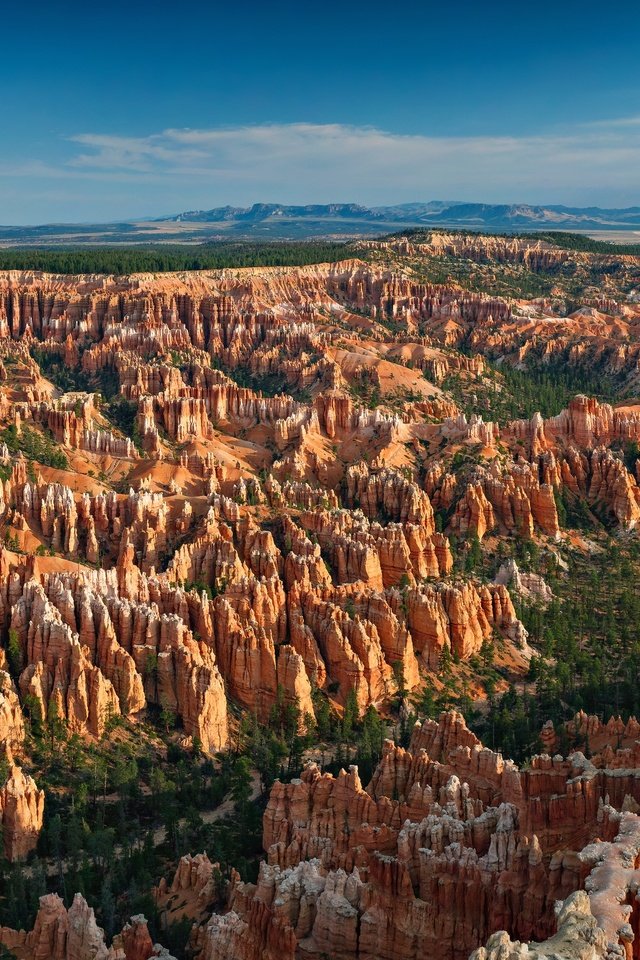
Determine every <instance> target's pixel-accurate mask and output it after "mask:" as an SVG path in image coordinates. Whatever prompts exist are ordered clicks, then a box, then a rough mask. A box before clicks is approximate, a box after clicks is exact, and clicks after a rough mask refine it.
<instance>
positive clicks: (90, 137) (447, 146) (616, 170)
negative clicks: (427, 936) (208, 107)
mask: <svg viewBox="0 0 640 960" xmlns="http://www.w3.org/2000/svg"><path fill="white" fill-rule="evenodd" d="M72 140H73V142H74V143H77V144H80V145H82V146H83V147H85V148H87V149H86V150H85V151H84V152H82V153H79V154H77V155H76V156H74V157H73V158H72V159H71V160H70V161H69V166H70V167H71V168H76V169H83V170H87V171H90V170H93V171H98V170H104V171H111V172H115V171H127V172H129V173H131V174H134V175H139V176H140V177H142V178H144V177H146V176H147V175H148V174H150V173H153V174H155V175H160V176H167V177H169V178H171V177H173V176H175V175H187V174H189V175H191V176H195V177H199V178H203V179H207V178H209V179H217V178H222V179H224V180H238V181H244V182H246V181H252V182H255V183H258V184H259V183H264V184H276V183H278V182H280V183H281V184H282V186H283V188H285V187H287V186H289V185H290V184H291V177H292V176H293V177H298V178H301V179H303V180H304V179H305V178H306V177H308V176H309V175H313V176H314V177H316V178H319V179H320V182H321V183H322V184H323V186H324V187H325V188H326V189H328V190H329V192H331V188H332V186H333V185H336V186H337V185H340V186H342V185H343V184H344V183H352V184H354V185H356V184H359V185H362V184H364V183H366V184H367V185H369V186H371V187H376V188H379V187H380V185H381V183H382V182H383V181H386V182H387V183H393V182H394V181H396V182H398V183H400V184H402V186H403V187H405V188H406V187H407V186H411V187H412V188H413V189H414V190H417V191H418V193H419V194H420V195H422V194H423V192H424V189H425V187H429V186H431V184H434V186H437V185H440V184H442V185H443V186H444V184H446V185H447V188H448V190H449V191H450V190H451V188H453V187H455V185H456V183H457V182H462V183H465V184H466V183H469V182H475V183H476V184H477V189H478V190H479V191H480V193H482V186H483V184H484V183H487V184H495V183H496V182H499V183H502V184H504V185H505V186H507V185H508V184H509V183H518V184H519V183H521V182H522V181H523V179H526V178H527V177H529V178H530V180H531V183H532V184H535V183H536V182H537V181H538V180H539V179H540V177H541V176H544V178H545V180H549V179H552V180H554V181H555V182H556V183H557V184H558V185H562V184H563V183H571V184H575V182H576V179H577V180H579V181H581V182H583V183H584V184H585V186H593V187H597V186H598V185H599V182H594V175H595V176H597V178H600V177H601V175H602V171H603V169H608V170H609V172H610V173H611V175H615V176H616V178H617V179H618V182H620V178H622V179H623V180H626V181H628V182H631V181H633V183H634V184H635V185H636V186H638V187H640V173H639V171H640V121H639V120H638V118H628V119H627V120H621V119H616V120H613V121H611V122H610V123H605V122H602V123H599V124H598V125H595V124H594V125H592V126H589V127H585V126H582V127H579V128H576V129H575V130H573V131H572V132H570V133H567V134H564V135H558V134H548V135H541V136H533V137H428V136H415V135H414V136H411V135H401V134H394V133H388V132H386V131H383V130H377V129H374V128H371V127H356V126H347V125H341V124H308V123H293V124H265V125H261V126H242V127H235V128H227V129H219V130H172V129H170V130H165V131H163V132H162V133H158V134H153V135H151V136H148V137H138V138H136V137H118V136H106V135H101V134H91V133H86V134H81V135H78V136H76V137H73V138H72ZM433 192H434V190H433V187H432V188H431V193H433Z"/></svg>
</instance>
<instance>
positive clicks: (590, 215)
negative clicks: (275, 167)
mask: <svg viewBox="0 0 640 960" xmlns="http://www.w3.org/2000/svg"><path fill="white" fill-rule="evenodd" d="M308 220H312V221H313V220H323V221H328V222H331V221H336V220H337V221H344V222H345V223H358V222H364V223H372V224H376V225H377V224H380V223H385V224H387V223H401V224H403V225H405V224H408V223H411V224H415V225H416V226H422V225H425V226H462V227H466V226H476V227H491V228H493V229H495V228H498V227H499V228H501V229H502V228H505V229H508V228H510V227H517V228H518V229H522V228H529V227H536V228H540V227H545V228H556V229H557V228H558V227H562V228H569V227H571V228H582V229H585V228H588V229H592V230H597V229H607V230H610V229H612V228H614V227H615V228H618V229H625V228H628V229H633V228H634V227H640V207H628V208H627V209H625V210H602V209H600V208H599V207H585V208H582V207H563V206H548V207H540V206H531V205H530V204H526V203H510V204H507V203H504V204H494V203H462V202H457V201H454V200H432V201H430V202H429V203H402V204H397V205H396V206H390V207H363V206H360V205H359V204H357V203H328V204H306V205H305V206H283V205H281V204H277V203H254V205H253V206H252V207H214V208H213V209H212V210H190V211H187V212H184V213H178V214H176V215H174V216H171V217H159V218H158V222H161V223H166V222H171V223H234V224H244V225H248V224H258V223H261V224H264V223H267V222H268V223H273V224H274V225H276V224H282V223H287V222H297V221H302V222H306V221H308Z"/></svg>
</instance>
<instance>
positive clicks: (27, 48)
mask: <svg viewBox="0 0 640 960" xmlns="http://www.w3.org/2000/svg"><path fill="white" fill-rule="evenodd" d="M2 35H3V45H2V57H1V58H0V130H1V131H2V136H1V139H0V223H38V222H40V223H42V222H49V221H89V220H100V219H105V220H113V219H116V218H124V217H142V216H153V215H160V214H164V213H173V212H178V211H180V210H185V209H193V208H208V207H212V206H218V205H221V204H225V203H230V204H234V205H243V206H244V205H249V204H251V203H253V202H256V201H277V202H282V203H304V202H314V203H317V202H330V201H356V202H360V203H364V204H371V205H375V204H383V203H396V202H407V201H411V200H429V199H435V198H438V199H442V198H444V199H461V200H481V201H487V202H509V201H523V202H532V203H540V202H548V203H563V202H564V203H567V204H580V205H589V204H597V205H600V206H627V205H636V204H640V66H639V59H640V51H639V47H640V5H639V4H638V3H637V2H633V3H632V2H628V0H617V2H616V3H611V4H609V5H603V4H602V3H601V2H597V3H596V2H594V0H584V2H581V3H579V2H574V0H554V2H548V0H537V2H536V3H529V4H524V3H517V2H511V3H507V2H502V0H499V2H494V3H491V2H489V0H485V2H461V3H455V2H453V0H449V2H446V3H443V2H440V3H437V4H436V3H431V2H421V3H418V2H415V3H414V2H408V3H407V2H405V3H402V4H400V3H397V4H391V3H386V4H382V3H379V2H377V0H372V2H370V3H366V4H365V3H362V2H360V0H356V2H351V3H349V2H344V0H343V2H342V3H337V2H334V0H326V2H324V3H322V4H310V3H305V2H304V0H299V2H297V3H293V2H289V0H273V2H271V3H268V2H264V3H260V4H258V3H254V2H251V3H247V2H242V0H236V2H235V3H231V2H227V3H225V4H221V3H218V2H208V3H202V2H200V0H196V2H191V3H183V4H175V3H174V4H172V5H168V4H165V3H163V2H162V0H160V2H158V3H150V2H148V0H138V2H136V0H130V2H129V3H123V2H121V0H115V2H111V3H102V4H100V3H88V2H85V3H82V4H81V3H78V2H76V0H71V2H65V0H61V2H57V3H49V4H46V5H45V4H44V3H40V2H39V0H36V2H35V4H34V3H31V4H29V5H27V4H22V5H19V4H16V3H12V4H10V5H6V6H5V9H4V10H3V18H2Z"/></svg>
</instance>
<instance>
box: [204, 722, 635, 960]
mask: <svg viewBox="0 0 640 960" xmlns="http://www.w3.org/2000/svg"><path fill="white" fill-rule="evenodd" d="M617 781H620V786H619V788H618V789H616V788H615V785H616V783H617ZM637 799H638V789H637V785H636V783H635V777H634V775H633V773H632V772H631V771H627V772H625V773H623V772H622V770H621V768H619V767H613V768H608V767H597V768H596V766H594V765H593V764H591V763H590V762H589V761H587V760H586V759H585V757H584V756H583V755H582V754H579V753H576V754H573V755H571V756H570V757H568V758H567V759H566V760H565V759H562V758H560V757H557V758H554V759H553V760H552V759H551V758H550V757H549V756H544V755H543V756H540V757H537V758H535V759H534V761H533V763H532V767H531V769H530V770H529V769H524V770H521V771H520V770H518V768H517V767H516V766H515V765H514V764H513V763H511V762H509V761H505V760H503V758H502V757H501V756H500V754H496V753H494V752H492V751H490V750H487V749H486V748H483V746H482V744H481V743H480V742H479V741H478V740H477V738H476V737H475V736H474V735H473V734H472V733H470V731H469V730H468V729H467V727H466V725H465V723H464V721H463V719H462V717H461V716H460V715H459V714H455V713H448V714H443V715H442V716H441V717H440V720H439V721H438V722H435V721H427V722H425V723H424V724H422V725H417V727H416V729H415V730H414V733H413V736H412V740H411V745H410V747H409V749H408V750H403V749H402V748H400V747H397V746H396V745H394V744H393V743H392V742H390V741H389V742H387V744H386V746H385V751H384V755H383V757H382V760H381V761H380V764H379V766H378V768H377V769H376V771H375V773H374V776H373V779H372V781H371V783H370V784H369V785H368V786H367V788H366V789H365V788H364V787H363V785H362V783H361V782H360V779H359V777H358V772H357V768H355V767H352V768H350V770H349V771H344V770H343V771H342V772H341V773H340V775H339V776H337V777H333V776H332V775H330V774H322V773H320V771H319V770H318V768H317V767H316V766H315V765H313V764H312V765H309V766H308V767H307V769H306V770H305V772H304V773H303V775H302V777H301V778H300V779H298V780H293V781H292V782H291V783H290V784H280V783H276V784H274V786H273V788H272V791H271V795H270V798H269V803H268V805H267V809H266V811H265V815H264V846H265V851H266V854H267V860H266V862H265V863H264V864H263V865H262V867H261V870H260V876H259V879H258V882H257V884H255V885H254V884H248V883H243V882H241V881H240V880H239V879H235V880H234V881H233V882H232V884H231V888H230V892H229V900H228V912H226V913H222V914H219V913H214V914H213V915H212V916H211V919H210V920H209V922H208V925H207V928H206V934H205V939H204V942H203V944H202V954H201V956H202V958H203V960H227V958H230V957H237V956H239V957H243V958H247V960H253V958H256V960H257V958H259V957H274V958H275V957H276V956H281V957H290V958H291V960H294V958H297V957H299V956H310V957H321V956H323V955H325V956H326V955H328V956H335V957H340V958H341V960H356V958H358V960H365V958H366V960H372V958H374V957H376V958H384V960H401V958H402V960H405V958H416V960H418V958H421V957H438V958H443V960H444V958H451V960H467V958H468V957H469V955H470V953H471V954H472V957H473V960H489V958H490V960H498V958H500V960H503V958H505V957H506V958H508V960H511V958H513V960H515V958H516V957H531V958H532V960H533V958H534V957H543V956H552V955H553V956H556V957H558V958H562V960H565V958H566V960H577V958H585V960H587V958H591V960H595V958H602V960H604V958H612V957H614V956H616V957H617V956H620V957H622V956H629V957H632V956H634V954H633V953H632V944H633V943H634V938H635V937H636V935H637V929H636V928H637V918H635V913H636V908H635V907H634V906H633V897H634V893H635V890H636V886H637V869H636V867H635V865H636V863H637V859H638V843H639V840H638V838H639V837H640V817H638V816H637V814H636V813H631V812H625V810H628V808H629V807H630V805H633V804H634V803H636V804H637ZM585 891H586V892H585ZM587 894H588V896H587ZM563 900H564V901H565V902H564V905H563V906H562V909H560V911H559V912H558V910H557V909H556V907H557V905H558V904H559V903H562V901H563ZM505 930H508V931H509V933H506V932H504V931H505ZM500 931H502V932H500ZM516 938H517V940H519V941H520V942H519V943H517V942H514V941H515V940H516ZM484 940H487V941H488V942H487V946H486V948H485V947H480V948H478V949H477V950H475V952H473V953H472V951H474V947H476V946H477V943H478V941H484ZM533 940H535V941H538V942H539V943H531V944H530V945H528V944H527V941H533Z"/></svg>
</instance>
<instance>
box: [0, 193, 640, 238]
mask: <svg viewBox="0 0 640 960" xmlns="http://www.w3.org/2000/svg"><path fill="white" fill-rule="evenodd" d="M416 227H424V228H425V229H428V228H430V227H434V228H435V227H439V228H445V229H446V228H447V227H450V228H458V229H469V230H480V231H486V232H505V233H507V232H523V231H528V230H579V231H583V232H585V233H589V232H596V231H609V232H610V233H616V232H622V231H633V230H638V231H640V207H627V208H626V209H623V210H605V209H601V208H599V207H564V206H556V205H552V206H532V205H530V204H525V203H514V204H492V203H462V202H457V201H454V200H432V201H430V202H429V203H402V204H397V205H395V206H387V207H363V206H360V205H359V204H357V203H328V204H306V205H303V206H286V205H282V204H277V203H254V205H253V206H252V207H230V206H227V207H214V208H213V209H211V210H189V211H185V212H183V213H177V214H173V215H171V216H166V217H157V218H155V219H149V220H131V221H122V222H119V223H102V224H100V223H96V224H91V223H89V224H87V223H85V224H44V225H41V226H33V227H11V226H6V227H2V226H0V244H1V245H3V246H14V245H15V246H28V245H31V246H33V245H38V246H61V245H64V246H71V245H80V244H90V243H93V244H103V243H110V244H127V245H131V244H138V243H169V242H174V243H202V242H205V241H215V240H224V239H228V240H243V239H246V240H268V239H271V240H286V239H290V240H302V239H305V238H312V237H315V238H336V239H337V238H345V239H346V238H352V237H363V236H376V235H380V234H385V233H391V232H394V231H398V230H403V229H409V228H416Z"/></svg>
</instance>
